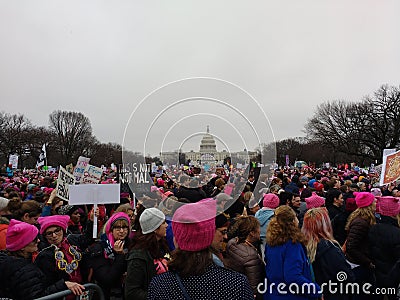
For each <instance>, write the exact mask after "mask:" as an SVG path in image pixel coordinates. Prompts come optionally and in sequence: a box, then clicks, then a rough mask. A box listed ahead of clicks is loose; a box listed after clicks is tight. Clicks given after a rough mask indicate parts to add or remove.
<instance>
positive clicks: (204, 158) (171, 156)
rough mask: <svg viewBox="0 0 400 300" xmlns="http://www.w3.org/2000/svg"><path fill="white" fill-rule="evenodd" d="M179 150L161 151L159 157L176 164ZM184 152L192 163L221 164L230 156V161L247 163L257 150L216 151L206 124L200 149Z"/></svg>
mask: <svg viewBox="0 0 400 300" xmlns="http://www.w3.org/2000/svg"><path fill="white" fill-rule="evenodd" d="M178 153H179V151H178V150H177V151H173V152H162V153H160V159H161V161H162V162H163V163H164V164H176V163H177V158H178ZM183 154H185V161H188V160H189V159H190V162H191V164H193V165H202V166H204V165H209V166H215V165H222V164H223V162H224V159H225V158H227V157H231V159H232V162H238V163H244V164H248V163H249V162H250V160H251V159H253V158H256V157H257V152H255V151H247V150H246V149H244V150H243V151H240V152H232V153H229V152H228V151H226V150H223V151H221V152H218V151H217V145H216V144H215V140H214V137H213V136H212V135H211V134H210V127H209V126H207V133H206V134H204V136H203V138H202V139H201V142H200V151H199V152H194V151H193V150H191V151H190V152H183Z"/></svg>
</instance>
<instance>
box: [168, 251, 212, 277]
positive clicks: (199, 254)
mask: <svg viewBox="0 0 400 300" xmlns="http://www.w3.org/2000/svg"><path fill="white" fill-rule="evenodd" d="M212 263H213V260H212V254H211V251H210V248H206V249H204V250H200V251H196V252H194V251H184V250H181V249H179V248H177V249H176V250H175V251H173V252H172V255H171V260H170V261H169V262H168V270H170V271H175V272H177V273H179V275H180V276H182V277H188V276H199V275H201V274H204V272H205V271H206V268H207V267H208V266H210V265H211V264H212Z"/></svg>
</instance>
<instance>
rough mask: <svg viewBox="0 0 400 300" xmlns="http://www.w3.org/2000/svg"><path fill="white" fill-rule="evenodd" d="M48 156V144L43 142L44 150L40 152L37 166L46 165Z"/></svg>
mask: <svg viewBox="0 0 400 300" xmlns="http://www.w3.org/2000/svg"><path fill="white" fill-rule="evenodd" d="M46 157H47V156H46V144H43V147H42V150H41V151H40V154H39V159H38V161H37V162H36V168H39V167H41V166H44V164H45V160H46Z"/></svg>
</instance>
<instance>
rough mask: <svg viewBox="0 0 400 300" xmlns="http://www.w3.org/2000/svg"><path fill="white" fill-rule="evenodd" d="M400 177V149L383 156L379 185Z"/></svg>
mask: <svg viewBox="0 0 400 300" xmlns="http://www.w3.org/2000/svg"><path fill="white" fill-rule="evenodd" d="M399 178H400V151H397V152H395V153H392V154H389V155H386V156H383V164H382V172H381V178H380V182H379V184H380V185H385V184H389V183H392V182H393V181H395V180H397V179H399Z"/></svg>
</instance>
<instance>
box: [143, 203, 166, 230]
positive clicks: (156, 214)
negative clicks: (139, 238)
mask: <svg viewBox="0 0 400 300" xmlns="http://www.w3.org/2000/svg"><path fill="white" fill-rule="evenodd" d="M164 221H165V215H164V213H163V212H162V211H161V210H159V209H157V208H155V207H151V208H147V209H145V210H144V211H143V213H142V214H141V215H140V218H139V223H140V226H141V227H142V233H143V234H148V233H151V232H153V231H155V230H156V229H157V228H158V227H160V225H161V224H162V223H164Z"/></svg>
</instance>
